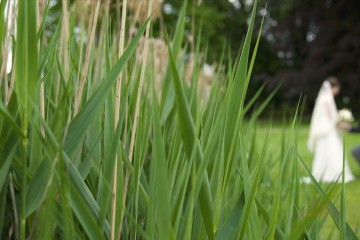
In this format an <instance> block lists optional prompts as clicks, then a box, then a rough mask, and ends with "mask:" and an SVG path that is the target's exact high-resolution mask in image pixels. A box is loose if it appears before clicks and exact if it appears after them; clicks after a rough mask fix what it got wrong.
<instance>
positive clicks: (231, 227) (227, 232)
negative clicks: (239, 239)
mask: <svg viewBox="0 0 360 240" xmlns="http://www.w3.org/2000/svg"><path fill="white" fill-rule="evenodd" d="M244 206H245V197H244V194H241V196H240V197H239V199H238V201H237V202H236V205H235V206H234V208H233V209H232V210H231V213H230V215H229V217H228V218H227V219H226V222H225V223H224V225H222V226H221V228H220V229H219V231H218V233H217V234H216V239H217V240H222V239H235V235H236V232H237V231H239V224H240V221H241V217H240V216H241V215H242V212H243V209H244Z"/></svg>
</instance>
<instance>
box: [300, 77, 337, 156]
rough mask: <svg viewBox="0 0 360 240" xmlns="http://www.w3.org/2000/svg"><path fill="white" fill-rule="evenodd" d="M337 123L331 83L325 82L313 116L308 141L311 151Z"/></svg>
mask: <svg viewBox="0 0 360 240" xmlns="http://www.w3.org/2000/svg"><path fill="white" fill-rule="evenodd" d="M336 122H337V108H336V104H335V100H334V95H333V93H332V90H331V85H330V83H329V82H328V81H324V82H323V84H322V85H321V88H320V91H319V94H318V96H317V98H316V102H315V106H314V110H313V113H312V116H311V122H310V133H309V139H308V141H307V146H308V149H309V150H310V151H314V149H315V145H316V141H317V139H318V138H319V137H322V136H324V135H326V134H327V133H329V132H330V131H331V130H332V129H333V128H334V127H335V125H336Z"/></svg>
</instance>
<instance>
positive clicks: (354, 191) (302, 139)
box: [257, 124, 360, 239]
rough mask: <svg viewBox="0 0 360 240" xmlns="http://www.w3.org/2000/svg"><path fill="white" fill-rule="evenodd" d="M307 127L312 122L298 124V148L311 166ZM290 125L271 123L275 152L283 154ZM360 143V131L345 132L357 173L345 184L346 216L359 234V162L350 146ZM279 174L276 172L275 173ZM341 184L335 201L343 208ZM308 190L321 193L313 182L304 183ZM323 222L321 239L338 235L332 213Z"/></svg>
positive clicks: (271, 147) (260, 131)
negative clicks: (352, 179) (274, 124)
mask: <svg viewBox="0 0 360 240" xmlns="http://www.w3.org/2000/svg"><path fill="white" fill-rule="evenodd" d="M269 127H270V126H269V125H268V124H262V125H261V127H259V129H258V133H257V134H258V138H257V139H263V136H264V135H265V134H266V132H267V131H268V129H269ZM308 131H309V126H308V125H302V126H300V127H298V128H297V131H296V132H297V138H298V145H297V148H298V152H299V154H300V155H301V156H302V158H303V159H304V161H305V162H306V163H307V165H308V167H309V168H311V163H312V158H313V155H312V153H311V152H309V151H308V149H307V146H306V140H307V137H308ZM288 134H289V129H288V127H282V126H280V125H276V126H272V127H271V130H270V136H269V139H271V141H269V142H268V144H269V145H268V147H269V153H271V155H273V156H274V157H276V156H277V157H278V158H280V154H281V147H279V146H281V144H282V142H283V140H282V139H283V136H288ZM358 144H360V134H349V133H346V134H345V148H346V156H347V158H348V161H349V164H350V167H351V169H352V171H353V173H354V175H355V176H356V177H357V179H356V180H355V181H352V182H350V183H347V184H346V185H345V186H346V187H345V201H346V219H347V222H348V224H349V225H350V226H351V227H352V229H353V230H354V231H355V233H356V234H357V236H360V214H359V209H360V165H359V164H358V163H357V162H356V160H355V159H354V158H353V156H352V155H351V149H352V148H353V147H354V146H356V145H358ZM299 166H300V171H301V175H303V176H305V175H306V173H305V171H304V169H303V167H302V166H301V164H300V162H299ZM275 174H276V173H275ZM322 186H323V187H324V189H327V188H328V187H330V186H329V184H328V185H326V184H322ZM340 187H341V185H340V184H338V186H336V187H335V194H334V198H333V202H334V204H335V205H336V206H337V207H338V209H340V192H341V191H340V190H341V188H340ZM305 188H306V189H307V190H308V191H310V192H313V195H314V198H316V197H319V196H316V195H317V194H316V192H315V189H312V188H313V187H312V186H311V185H307V186H306V187H305ZM304 201H306V197H304ZM305 204H306V203H305ZM323 224H324V225H323V226H320V227H321V231H320V236H319V238H320V239H339V234H338V231H337V229H335V228H336V226H335V224H334V222H333V220H332V218H331V216H330V215H329V214H326V218H325V221H324V223H323Z"/></svg>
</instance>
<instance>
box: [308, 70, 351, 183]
mask: <svg viewBox="0 0 360 240" xmlns="http://www.w3.org/2000/svg"><path fill="white" fill-rule="evenodd" d="M339 91H340V84H339V82H338V80H337V79H336V78H335V77H329V78H327V79H326V80H325V81H324V82H323V84H322V86H321V89H320V92H319V94H318V97H317V99H316V102H315V107H314V110H313V114H312V117H311V123H310V134H309V139H308V143H307V144H308V148H309V150H310V151H312V152H314V160H313V164H312V175H313V176H314V178H315V179H316V180H317V181H318V182H335V181H336V180H337V179H339V181H341V177H340V178H339V176H340V175H341V173H342V169H343V139H342V138H343V135H342V132H341V130H340V129H338V127H337V126H338V112H337V108H336V105H335V100H334V96H336V95H337V94H338V93H339ZM344 174H345V182H348V181H351V180H353V179H354V176H353V175H352V173H351V170H350V168H349V165H348V163H347V160H346V159H345V169H344Z"/></svg>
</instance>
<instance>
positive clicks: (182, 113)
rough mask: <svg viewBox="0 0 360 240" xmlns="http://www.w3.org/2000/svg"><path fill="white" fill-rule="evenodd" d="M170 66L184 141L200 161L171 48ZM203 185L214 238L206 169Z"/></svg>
mask: <svg viewBox="0 0 360 240" xmlns="http://www.w3.org/2000/svg"><path fill="white" fill-rule="evenodd" d="M168 51H169V53H170V54H169V58H170V60H169V61H170V68H171V73H172V79H173V83H174V88H175V96H176V105H177V112H178V118H179V125H180V129H181V131H180V133H181V136H182V140H183V141H182V142H183V145H184V148H185V151H186V154H187V157H188V158H191V154H192V150H193V148H196V158H197V161H198V162H199V163H201V162H202V161H203V153H202V150H201V146H200V143H199V141H198V140H196V139H197V136H196V131H195V126H194V122H193V119H192V116H191V113H190V109H189V105H188V103H187V101H186V98H185V95H184V92H183V90H182V87H181V82H180V77H179V74H178V72H177V68H176V64H175V60H174V56H173V54H172V51H171V49H170V48H169V50H168ZM200 180H201V181H202V186H201V189H200V194H199V201H200V207H201V212H202V217H203V221H204V223H205V226H206V231H207V234H208V237H209V238H210V239H214V224H213V203H212V199H211V193H210V184H209V179H208V176H207V172H206V171H205V174H204V176H202V178H200Z"/></svg>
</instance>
